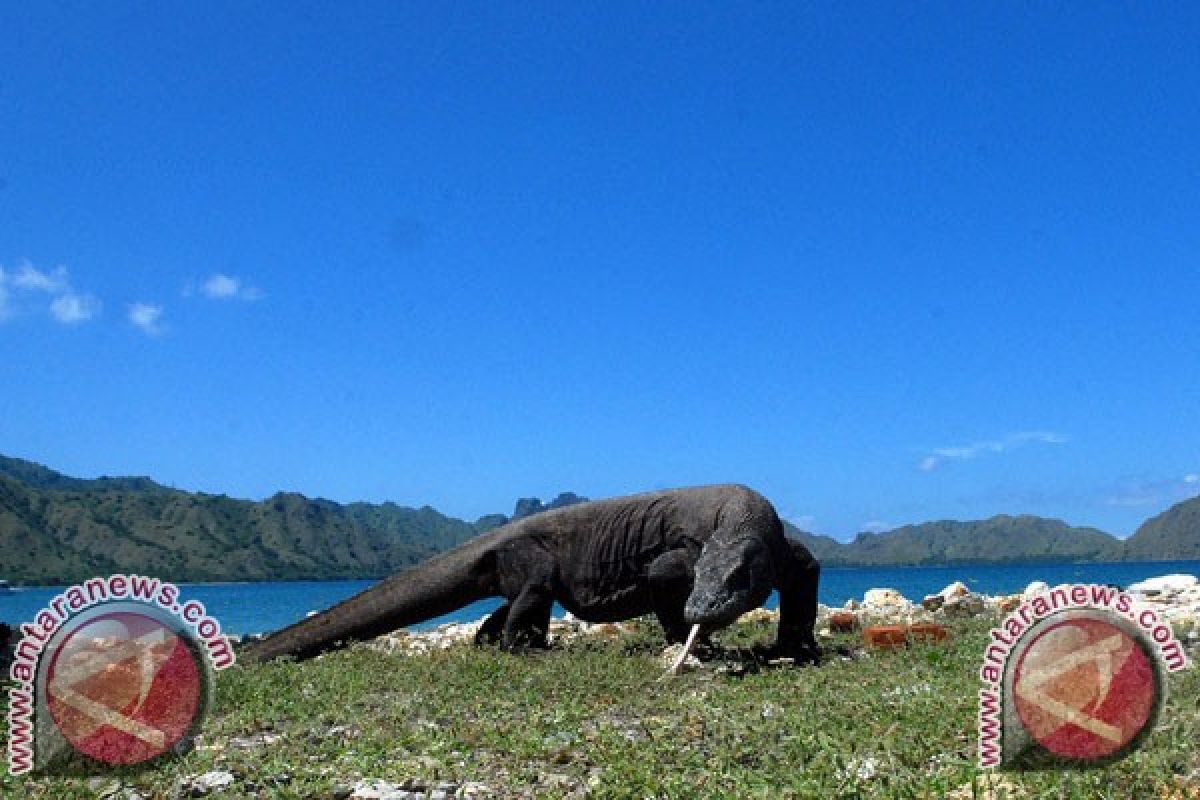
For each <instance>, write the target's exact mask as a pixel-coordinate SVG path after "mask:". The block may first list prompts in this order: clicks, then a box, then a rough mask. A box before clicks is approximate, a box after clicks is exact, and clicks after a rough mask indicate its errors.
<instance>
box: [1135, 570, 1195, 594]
mask: <svg viewBox="0 0 1200 800" xmlns="http://www.w3.org/2000/svg"><path fill="white" fill-rule="evenodd" d="M1198 583H1200V580H1198V579H1197V578H1196V576H1195V575H1181V574H1176V575H1162V576H1159V577H1157V578H1147V579H1146V580H1144V581H1138V582H1137V583H1133V584H1130V586H1129V588H1128V589H1126V590H1125V591H1127V592H1129V594H1132V595H1141V596H1143V597H1147V598H1152V597H1157V596H1159V595H1173V594H1178V593H1179V592H1184V591H1187V590H1188V589H1191V588H1193V587H1195V586H1197V584H1198Z"/></svg>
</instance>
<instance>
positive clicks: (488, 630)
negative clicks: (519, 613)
mask: <svg viewBox="0 0 1200 800" xmlns="http://www.w3.org/2000/svg"><path fill="white" fill-rule="evenodd" d="M511 610H512V606H511V605H509V604H508V603H505V604H504V605H502V606H500V607H499V608H497V609H496V610H495V611H493V612H492V613H491V615H490V616H489V617H488V618H487V619H485V620H484V621H483V624H482V625H480V626H479V630H478V631H477V632H476V633H475V644H477V645H486V644H499V643H500V640H501V639H503V638H504V625H505V623H506V622H508V612H509V611H511Z"/></svg>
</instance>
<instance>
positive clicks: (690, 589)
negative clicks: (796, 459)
mask: <svg viewBox="0 0 1200 800" xmlns="http://www.w3.org/2000/svg"><path fill="white" fill-rule="evenodd" d="M819 575H820V567H819V565H818V564H817V562H816V560H815V559H814V558H813V556H812V553H810V552H809V551H808V549H807V548H805V547H804V545H802V544H800V543H799V542H796V541H794V540H791V539H788V538H786V537H785V536H784V534H783V525H782V523H781V522H780V521H779V517H778V516H777V515H776V513H775V509H774V508H772V506H771V504H770V502H768V501H767V499H766V498H764V497H763V496H762V495H760V494H758V493H757V492H755V491H753V490H751V489H748V488H746V487H744V486H738V485H722V486H701V487H695V488H688V489H672V490H668V491H661V492H650V493H647V494H638V495H632V496H629V497H618V498H614V499H611V500H601V501H597V502H591V503H581V504H579V505H573V506H569V507H567V508H561V509H555V510H553V511H545V512H542V513H539V514H536V515H534V516H531V517H526V518H524V519H520V520H517V521H515V522H511V523H509V524H507V525H504V526H502V527H500V528H497V529H496V530H494V531H490V532H488V533H485V534H483V535H482V536H478V537H476V538H475V539H472V540H471V541H469V542H467V543H465V544H463V545H461V546H460V547H457V548H455V549H454V550H451V551H449V552H446V553H443V554H441V555H439V556H435V557H434V558H432V559H430V560H428V561H426V562H424V563H422V564H419V565H417V566H415V567H412V568H411V569H408V570H405V571H403V572H399V573H396V574H394V575H392V576H391V577H388V578H386V579H385V580H383V581H381V582H380V583H378V584H376V585H375V586H373V587H371V588H370V589H367V590H366V591H364V592H362V593H361V594H358V595H355V596H354V597H351V598H349V599H348V600H345V601H343V602H341V603H338V604H337V605H335V606H333V607H332V608H330V609H328V610H326V611H323V612H322V613H320V614H318V615H316V616H314V617H310V618H308V619H305V620H303V621H301V622H298V623H296V624H295V625H292V626H290V627H288V628H284V629H283V630H281V631H279V632H277V633H275V634H273V635H271V636H269V637H267V638H266V639H264V640H262V641H260V642H257V643H255V644H252V645H250V646H249V647H248V648H247V649H246V651H245V652H244V653H243V654H242V655H241V656H240V659H241V660H243V661H262V660H267V659H272V658H276V657H279V656H284V655H288V656H295V657H297V658H307V657H311V656H314V655H317V654H318V653H321V652H323V651H325V650H329V649H332V648H335V647H338V646H340V645H342V644H345V643H348V642H350V641H353V640H361V639H369V638H372V637H375V636H378V635H380V634H383V633H387V632H389V631H392V630H395V629H397V628H401V627H404V626H406V625H412V624H415V623H418V622H423V621H425V620H428V619H431V618H433V617H437V616H440V615H442V614H448V613H450V612H451V611H455V610H457V609H459V608H462V607H463V606H465V605H467V604H469V603H472V602H475V601H476V600H481V599H483V598H486V597H494V596H501V597H503V598H505V600H506V602H505V603H504V605H502V606H501V607H500V608H499V609H497V610H496V611H495V612H494V613H493V614H492V615H491V616H490V617H488V618H487V620H486V621H485V622H484V623H483V625H482V627H481V628H480V631H479V634H478V635H477V641H478V642H480V643H494V642H499V643H501V644H503V645H504V646H505V647H506V648H508V649H512V650H519V649H522V648H526V647H545V646H546V632H547V629H548V628H549V624H550V611H551V607H552V605H553V604H554V602H555V601H557V602H558V603H559V604H560V605H562V606H563V607H564V608H566V609H567V610H568V611H570V612H571V613H572V614H574V615H575V616H576V617H578V618H579V619H582V620H586V621H589V622H615V621H618V620H626V619H631V618H633V617H638V616H641V615H643V614H649V613H654V614H655V615H656V616H657V618H658V620H659V622H660V623H662V626H663V629H664V630H665V632H666V635H667V639H668V640H669V641H672V642H681V641H683V640H684V639H685V638H686V637H687V633H688V630H689V626H691V625H693V624H699V625H701V626H702V630H703V631H704V632H705V633H707V632H709V631H712V630H715V629H717V628H721V627H723V626H726V625H728V624H729V623H731V622H733V621H734V620H735V619H737V618H738V616H739V615H741V614H742V613H744V612H746V611H749V610H750V609H752V608H756V607H758V606H760V605H762V603H763V602H764V601H765V600H766V599H767V597H768V596H769V595H770V593H771V590H772V589H777V590H778V591H779V595H780V618H779V632H778V636H777V639H776V642H775V644H774V645H773V646H772V647H770V648H767V649H766V651H765V655H767V656H788V657H792V658H795V659H797V661H800V662H812V661H817V660H818V658H819V649H818V647H817V644H816V641H815V639H814V638H813V624H814V622H815V619H816V613H817V581H818V577H819Z"/></svg>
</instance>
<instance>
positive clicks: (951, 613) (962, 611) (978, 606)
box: [942, 593, 986, 617]
mask: <svg viewBox="0 0 1200 800" xmlns="http://www.w3.org/2000/svg"><path fill="white" fill-rule="evenodd" d="M985 608H986V606H985V605H984V602H983V598H982V597H980V596H979V595H977V594H971V593H968V594H962V595H955V596H953V597H950V598H947V600H946V602H945V603H943V604H942V613H943V614H945V615H946V616H948V617H974V616H977V615H979V614H982V613H983V612H984V609H985Z"/></svg>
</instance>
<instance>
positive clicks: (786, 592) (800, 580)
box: [764, 539, 821, 664]
mask: <svg viewBox="0 0 1200 800" xmlns="http://www.w3.org/2000/svg"><path fill="white" fill-rule="evenodd" d="M787 545H788V553H787V555H786V556H785V558H784V562H783V563H782V564H780V565H779V568H778V569H777V570H776V582H777V585H776V587H775V588H776V589H777V590H778V591H779V633H778V636H777V638H776V640H775V644H773V645H771V646H770V647H769V648H767V649H766V650H765V651H764V655H765V656H767V657H768V658H793V659H795V660H796V663H797V664H818V663H820V661H821V648H820V645H818V644H817V640H816V637H815V636H814V635H813V628H814V627H815V625H816V620H817V585H818V583H819V581H820V578H821V565H820V564H819V563H818V562H817V560H816V559H815V558H813V554H812V553H811V552H810V551H809V549H808V548H807V547H805V546H804V545H803V544H802V543H800V542H798V541H796V540H794V539H788V540H787Z"/></svg>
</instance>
